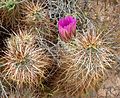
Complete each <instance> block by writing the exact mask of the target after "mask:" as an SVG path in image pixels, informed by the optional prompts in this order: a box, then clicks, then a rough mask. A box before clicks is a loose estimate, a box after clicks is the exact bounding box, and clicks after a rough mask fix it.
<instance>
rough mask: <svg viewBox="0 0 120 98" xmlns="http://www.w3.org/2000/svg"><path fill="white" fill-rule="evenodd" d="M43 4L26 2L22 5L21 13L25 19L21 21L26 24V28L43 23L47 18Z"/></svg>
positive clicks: (22, 18)
mask: <svg viewBox="0 0 120 98" xmlns="http://www.w3.org/2000/svg"><path fill="white" fill-rule="evenodd" d="M43 4H44V2H43V3H40V1H37V2H34V1H25V2H23V3H21V5H20V8H21V9H20V11H21V14H22V15H23V17H21V21H22V22H23V23H25V24H26V26H31V25H34V24H37V23H39V22H41V21H42V20H43V19H44V18H45V17H46V15H47V14H46V11H45V9H44V7H45V6H44V7H43Z"/></svg>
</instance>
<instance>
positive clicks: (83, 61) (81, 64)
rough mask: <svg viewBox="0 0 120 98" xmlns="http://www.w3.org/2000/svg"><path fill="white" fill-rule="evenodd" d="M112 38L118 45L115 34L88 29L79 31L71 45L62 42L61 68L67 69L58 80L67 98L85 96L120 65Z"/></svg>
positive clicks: (60, 88) (60, 46)
mask: <svg viewBox="0 0 120 98" xmlns="http://www.w3.org/2000/svg"><path fill="white" fill-rule="evenodd" d="M91 27H92V26H91ZM71 28H72V27H71ZM71 28H70V29H71ZM69 34H70V33H69ZM111 35H112V36H111ZM109 36H111V37H112V38H111V40H112V42H115V38H114V37H115V36H114V34H112V32H110V31H108V32H97V31H96V30H95V29H94V28H87V31H83V33H80V32H76V36H75V37H74V38H73V39H71V40H70V41H69V42H68V43H66V42H64V41H61V40H60V41H59V42H58V44H60V45H59V46H58V49H59V51H60V52H59V53H60V62H61V65H60V67H61V69H62V70H64V71H63V72H62V73H61V76H60V80H58V84H59V86H58V89H59V90H61V91H63V92H65V93H66V96H67V95H69V96H74V94H75V95H77V94H76V93H79V95H81V94H82V93H83V91H88V90H90V89H93V90H94V89H96V86H97V84H98V82H99V81H101V80H102V79H104V78H105V74H106V72H107V69H108V68H109V69H110V68H112V66H113V65H114V66H115V65H116V64H117V61H116V60H115V58H116V55H115V52H114V49H113V47H114V46H113V47H112V45H113V43H112V42H111V43H110V40H107V39H108V38H109ZM110 44H111V45H110ZM118 47H119V45H118ZM67 97H68V96H67Z"/></svg>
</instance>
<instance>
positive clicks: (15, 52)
mask: <svg viewBox="0 0 120 98" xmlns="http://www.w3.org/2000/svg"><path fill="white" fill-rule="evenodd" d="M7 47H8V49H7V50H6V51H5V52H4V53H5V56H4V57H3V58H4V60H5V63H4V64H3V65H4V67H5V68H4V70H3V71H2V74H4V77H5V78H7V79H12V80H13V81H15V82H17V83H18V85H21V84H23V83H27V84H31V83H33V84H35V83H38V82H40V81H41V80H42V79H44V78H45V76H44V74H45V71H46V67H48V66H50V65H51V62H50V58H49V57H48V56H47V54H46V51H45V50H44V49H42V47H41V48H40V47H37V45H36V44H35V36H34V35H33V34H29V33H28V32H26V31H25V32H22V31H20V32H19V34H18V35H16V36H13V35H12V36H11V38H10V39H8V42H7ZM38 80H39V81H38Z"/></svg>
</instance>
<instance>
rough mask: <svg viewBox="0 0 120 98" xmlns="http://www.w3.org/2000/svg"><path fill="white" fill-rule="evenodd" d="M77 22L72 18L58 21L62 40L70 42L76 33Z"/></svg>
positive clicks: (68, 17) (67, 17)
mask: <svg viewBox="0 0 120 98" xmlns="http://www.w3.org/2000/svg"><path fill="white" fill-rule="evenodd" d="M76 22H77V20H76V19H75V18H74V17H72V16H66V17H64V18H61V19H60V20H59V21H58V30H59V35H60V37H61V39H62V40H63V41H65V42H67V41H69V40H70V39H71V38H72V37H73V36H75V33H76Z"/></svg>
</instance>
